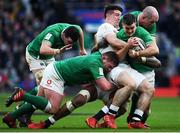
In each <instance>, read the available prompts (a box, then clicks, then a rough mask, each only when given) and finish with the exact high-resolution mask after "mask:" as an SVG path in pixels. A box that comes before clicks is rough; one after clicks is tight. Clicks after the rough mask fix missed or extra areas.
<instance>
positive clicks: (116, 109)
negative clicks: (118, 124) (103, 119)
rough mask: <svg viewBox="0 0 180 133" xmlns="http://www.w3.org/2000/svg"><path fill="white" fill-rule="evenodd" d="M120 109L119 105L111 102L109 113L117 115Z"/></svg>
mask: <svg viewBox="0 0 180 133" xmlns="http://www.w3.org/2000/svg"><path fill="white" fill-rule="evenodd" d="M118 110H119V107H117V106H115V105H113V104H111V105H110V107H109V113H108V114H110V115H113V116H116V114H117V112H118Z"/></svg>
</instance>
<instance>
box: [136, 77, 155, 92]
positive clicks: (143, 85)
mask: <svg viewBox="0 0 180 133" xmlns="http://www.w3.org/2000/svg"><path fill="white" fill-rule="evenodd" d="M139 91H140V92H141V93H148V94H149V95H154V92H155V88H154V87H153V86H152V85H151V84H150V83H149V82H148V81H147V80H146V79H145V80H143V82H142V83H141V84H140V86H139Z"/></svg>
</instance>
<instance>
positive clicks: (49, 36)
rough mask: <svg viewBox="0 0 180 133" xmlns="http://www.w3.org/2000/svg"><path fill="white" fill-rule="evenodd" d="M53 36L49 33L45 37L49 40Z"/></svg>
mask: <svg viewBox="0 0 180 133" xmlns="http://www.w3.org/2000/svg"><path fill="white" fill-rule="evenodd" d="M51 36H52V34H51V33H48V34H47V35H46V36H45V38H44V39H46V40H49V39H50V38H51Z"/></svg>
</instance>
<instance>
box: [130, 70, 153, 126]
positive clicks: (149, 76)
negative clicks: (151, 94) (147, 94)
mask: <svg viewBox="0 0 180 133" xmlns="http://www.w3.org/2000/svg"><path fill="white" fill-rule="evenodd" d="M143 75H144V76H145V77H146V79H147V80H148V82H149V83H150V84H151V85H152V86H153V87H154V85H155V73H154V71H149V72H145V73H143ZM139 96H140V93H138V92H136V93H134V95H133V97H132V105H131V111H130V114H129V116H128V120H130V119H131V118H132V115H133V113H134V111H135V109H136V107H137V102H138V99H139ZM149 113H150V104H149V106H148V108H147V109H146V111H145V112H144V114H143V116H142V119H141V121H142V123H145V122H146V120H147V118H148V116H149ZM128 120H127V121H128ZM145 126H147V127H149V126H148V125H147V124H145Z"/></svg>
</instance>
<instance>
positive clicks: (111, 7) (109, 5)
mask: <svg viewBox="0 0 180 133" xmlns="http://www.w3.org/2000/svg"><path fill="white" fill-rule="evenodd" d="M110 10H119V11H120V12H122V11H123V9H122V8H121V7H120V6H118V5H112V4H108V5H106V6H105V7H104V18H106V14H107V12H108V11H110Z"/></svg>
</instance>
